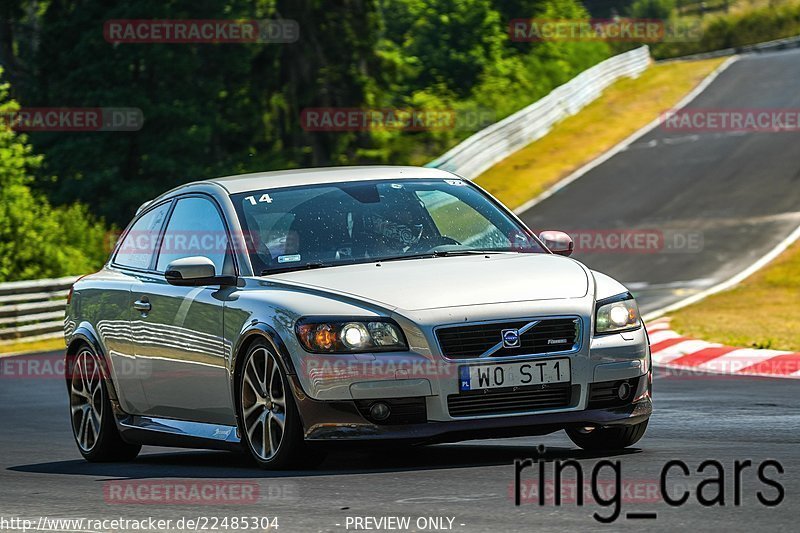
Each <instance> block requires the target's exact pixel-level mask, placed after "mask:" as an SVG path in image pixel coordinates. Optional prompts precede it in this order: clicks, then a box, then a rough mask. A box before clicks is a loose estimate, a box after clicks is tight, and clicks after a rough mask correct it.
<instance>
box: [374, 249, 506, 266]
mask: <svg viewBox="0 0 800 533" xmlns="http://www.w3.org/2000/svg"><path fill="white" fill-rule="evenodd" d="M511 253H517V252H511V251H504V250H433V251H432V252H426V253H424V254H408V255H396V256H392V257H384V258H381V259H376V260H375V262H376V263H383V262H386V261H402V260H404V259H430V258H432V257H455V256H459V255H486V254H511Z"/></svg>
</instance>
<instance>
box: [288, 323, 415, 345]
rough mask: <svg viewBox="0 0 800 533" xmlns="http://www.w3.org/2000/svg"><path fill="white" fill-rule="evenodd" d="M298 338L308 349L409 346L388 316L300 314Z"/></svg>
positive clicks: (401, 332)
mask: <svg viewBox="0 0 800 533" xmlns="http://www.w3.org/2000/svg"><path fill="white" fill-rule="evenodd" d="M295 331H296V333H297V339H298V340H299V341H300V344H302V345H303V348H305V349H306V351H309V352H311V353H361V352H398V351H405V350H408V344H407V343H406V339H405V336H404V335H403V330H401V329H400V326H398V325H397V324H396V323H395V322H394V321H393V320H390V319H388V318H374V319H373V318H365V319H326V318H303V319H300V320H299V321H298V322H297V326H296V327H295Z"/></svg>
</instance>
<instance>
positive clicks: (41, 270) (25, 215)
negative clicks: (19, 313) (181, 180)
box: [0, 70, 107, 282]
mask: <svg viewBox="0 0 800 533" xmlns="http://www.w3.org/2000/svg"><path fill="white" fill-rule="evenodd" d="M1 73H2V70H0V74H1ZM7 97H8V84H0V116H8V115H7V114H8V113H12V112H14V111H16V110H18V109H19V106H18V105H17V103H16V102H14V101H13V100H8V98H7ZM41 162H42V158H41V156H37V155H35V154H34V153H33V150H32V148H31V146H30V144H28V142H27V138H26V137H25V136H24V135H19V134H17V133H16V132H15V131H13V130H12V129H10V128H8V127H7V126H5V125H3V126H2V127H0V282H1V281H14V280H24V279H36V278H49V277H59V276H67V275H72V274H85V273H87V272H90V271H92V270H93V269H96V268H98V267H99V266H100V265H102V263H103V261H104V259H105V257H106V255H107V254H106V250H105V245H104V237H105V235H106V230H105V228H104V225H103V223H102V222H100V221H96V220H93V219H92V217H91V216H90V215H89V212H88V210H87V209H86V207H85V206H83V205H80V204H75V205H71V206H65V207H53V206H51V205H50V203H49V202H48V201H47V199H46V198H45V197H44V196H43V195H42V194H39V193H36V192H34V191H32V190H31V188H30V184H31V182H32V178H31V177H30V176H31V173H32V172H33V171H34V170H35V169H36V168H38V167H39V166H40V165H41Z"/></svg>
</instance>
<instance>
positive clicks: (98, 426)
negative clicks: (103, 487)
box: [68, 345, 142, 462]
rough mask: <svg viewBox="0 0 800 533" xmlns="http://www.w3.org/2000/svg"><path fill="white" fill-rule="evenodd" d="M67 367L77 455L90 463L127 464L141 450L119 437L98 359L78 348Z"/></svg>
mask: <svg viewBox="0 0 800 533" xmlns="http://www.w3.org/2000/svg"><path fill="white" fill-rule="evenodd" d="M70 363H71V364H70V365H69V376H68V380H69V408H70V419H71V420H72V434H73V436H74V437H75V443H76V444H77V445H78V450H79V451H80V452H81V455H83V457H84V458H85V459H86V460H87V461H92V462H110V461H129V460H132V459H134V458H136V456H137V455H138V454H139V450H141V448H142V447H141V446H139V445H135V444H128V443H127V442H125V441H123V440H122V437H120V434H119V430H118V429H117V425H116V423H115V422H114V413H113V412H112V410H111V401H110V400H109V398H108V389H107V388H106V383H105V379H104V378H103V366H102V363H101V361H100V358H99V357H98V355H97V354H96V353H94V351H92V349H91V348H89V347H88V346H85V345H84V346H81V348H80V350H79V351H78V354H77V355H76V356H75V357H74V358H73V359H71V360H70Z"/></svg>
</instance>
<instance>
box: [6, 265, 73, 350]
mask: <svg viewBox="0 0 800 533" xmlns="http://www.w3.org/2000/svg"><path fill="white" fill-rule="evenodd" d="M76 279H78V276H67V277H64V278H56V279H39V280H33V281H12V282H8V283H0V346H3V345H8V344H14V343H16V342H19V340H20V339H23V338H24V339H25V341H37V340H46V339H55V338H58V337H61V336H63V335H64V308H65V307H66V304H67V300H66V296H67V293H68V292H69V288H70V287H71V286H72V284H73V283H74V282H75V280H76Z"/></svg>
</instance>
